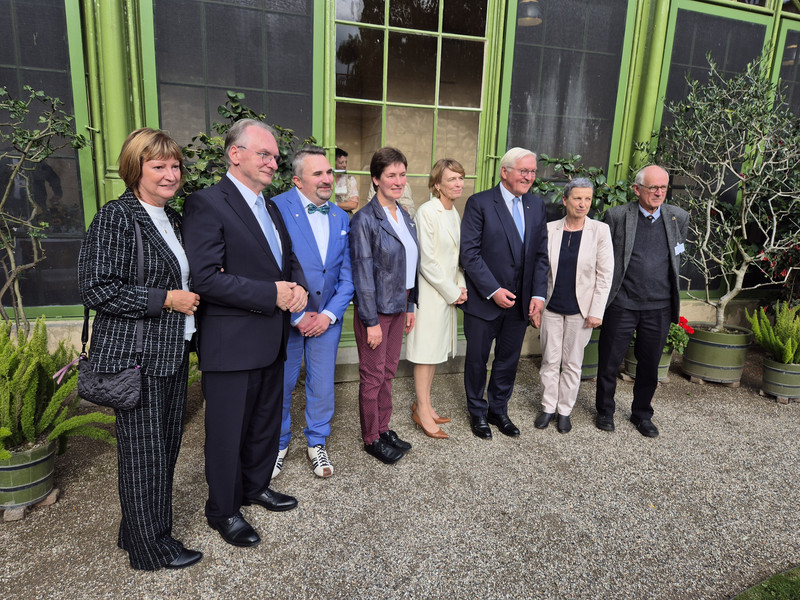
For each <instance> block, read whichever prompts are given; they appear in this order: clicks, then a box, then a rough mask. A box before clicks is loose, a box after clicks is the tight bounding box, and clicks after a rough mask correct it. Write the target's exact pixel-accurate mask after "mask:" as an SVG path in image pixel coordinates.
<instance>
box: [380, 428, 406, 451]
mask: <svg viewBox="0 0 800 600" xmlns="http://www.w3.org/2000/svg"><path fill="white" fill-rule="evenodd" d="M381 439H382V440H383V441H384V442H386V443H387V444H389V445H390V446H391V447H392V448H397V449H398V450H400V452H403V453H406V452H408V451H409V450H411V444H409V443H408V442H404V441H403V440H401V439H400V438H399V437H397V434H396V433H395V432H394V431H392V430H391V429H389V430H388V431H384V432H383V433H382V434H381Z"/></svg>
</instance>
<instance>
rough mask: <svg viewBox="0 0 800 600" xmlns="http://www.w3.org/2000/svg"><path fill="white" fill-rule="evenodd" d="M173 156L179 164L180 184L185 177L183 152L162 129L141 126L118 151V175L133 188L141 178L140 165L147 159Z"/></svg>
mask: <svg viewBox="0 0 800 600" xmlns="http://www.w3.org/2000/svg"><path fill="white" fill-rule="evenodd" d="M168 158H174V159H175V160H177V161H178V162H179V163H180V165H181V185H183V181H184V178H185V172H184V169H183V152H181V147H180V146H179V145H178V142H176V141H175V140H173V139H172V138H171V137H169V136H168V135H167V134H166V133H164V132H163V131H158V130H156V129H150V128H149V127H142V128H141V129H137V130H136V131H133V132H131V134H130V135H129V136H128V138H127V139H126V140H125V142H124V143H123V144H122V150H121V151H120V153H119V176H120V177H122V181H124V182H125V185H126V186H128V187H129V188H130V189H132V190H135V189H136V188H137V187H138V186H139V180H140V179H141V178H142V165H143V164H144V163H146V162H147V161H148V160H166V159H168Z"/></svg>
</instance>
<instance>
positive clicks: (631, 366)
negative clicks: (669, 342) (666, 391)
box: [622, 344, 672, 381]
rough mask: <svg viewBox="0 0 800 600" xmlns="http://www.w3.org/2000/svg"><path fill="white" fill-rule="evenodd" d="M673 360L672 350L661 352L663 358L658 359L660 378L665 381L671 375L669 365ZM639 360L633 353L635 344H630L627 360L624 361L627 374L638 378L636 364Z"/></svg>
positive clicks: (623, 369)
mask: <svg viewBox="0 0 800 600" xmlns="http://www.w3.org/2000/svg"><path fill="white" fill-rule="evenodd" d="M670 362H672V350H670V351H669V352H662V353H661V360H659V361H658V380H659V381H664V380H665V379H666V378H667V375H669V365H670ZM637 364H638V361H637V360H636V356H635V355H634V353H633V344H631V345H630V346H628V351H627V352H626V353H625V360H624V361H623V363H622V372H623V373H625V375H627V376H629V377H632V378H633V379H636V365H637Z"/></svg>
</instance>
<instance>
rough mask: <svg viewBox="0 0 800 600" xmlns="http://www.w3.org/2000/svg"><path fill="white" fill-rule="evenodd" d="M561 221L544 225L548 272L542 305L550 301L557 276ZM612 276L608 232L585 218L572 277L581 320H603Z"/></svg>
mask: <svg viewBox="0 0 800 600" xmlns="http://www.w3.org/2000/svg"><path fill="white" fill-rule="evenodd" d="M565 221H566V218H564V219H559V220H558V221H551V222H550V223H548V224H547V252H548V255H549V257H550V271H549V272H548V274H547V300H546V301H545V306H546V305H547V302H549V301H550V296H551V294H552V293H553V286H554V285H555V280H556V275H557V274H558V259H559V254H560V253H561V238H562V237H563V235H564V223H565ZM613 276H614V250H613V248H612V245H611V230H610V229H609V227H608V225H606V224H605V223H601V222H600V221H595V220H594V219H589V218H587V219H586V221H585V222H584V226H583V234H582V237H581V247H580V249H579V250H578V268H577V273H576V277H575V296H576V297H577V300H578V308H580V310H581V316H582V317H584V318H586V317H595V318H597V319H602V318H603V313H604V312H605V310H606V300H608V294H609V291H610V290H611V280H612V278H613Z"/></svg>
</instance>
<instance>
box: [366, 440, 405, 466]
mask: <svg viewBox="0 0 800 600" xmlns="http://www.w3.org/2000/svg"><path fill="white" fill-rule="evenodd" d="M364 450H366V451H367V453H368V454H372V456H374V457H375V458H377V459H378V460H379V461H381V462H384V463H386V464H387V465H391V464H393V463H396V462H397V461H398V460H400V459H401V458H403V453H402V452H400V450H398V449H397V448H395V447H393V446H390V445H389V444H387V443H386V442H384V441H383V440H382V439H380V438H378V439H377V440H375V441H374V442H372V443H371V444H364Z"/></svg>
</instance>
